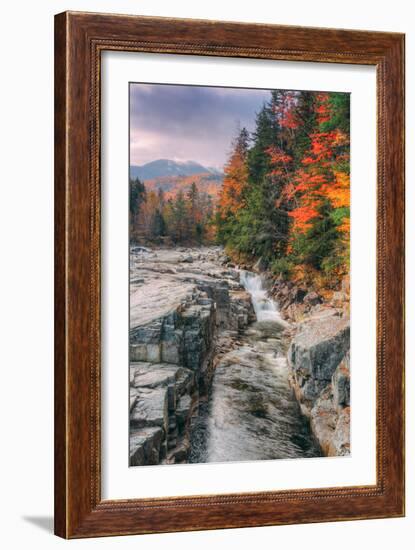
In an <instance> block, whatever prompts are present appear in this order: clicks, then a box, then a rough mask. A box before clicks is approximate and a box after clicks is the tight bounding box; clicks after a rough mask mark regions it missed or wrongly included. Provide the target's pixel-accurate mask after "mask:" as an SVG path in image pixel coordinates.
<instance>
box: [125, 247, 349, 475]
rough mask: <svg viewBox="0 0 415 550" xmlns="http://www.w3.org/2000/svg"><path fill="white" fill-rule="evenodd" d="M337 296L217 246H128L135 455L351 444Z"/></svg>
mask: <svg viewBox="0 0 415 550" xmlns="http://www.w3.org/2000/svg"><path fill="white" fill-rule="evenodd" d="M344 291H345V292H347V290H346V289H344ZM337 294H339V293H337ZM341 298H342V297H341V296H337V297H336V296H335V297H334V298H333V300H334V301H333V302H332V303H329V304H327V303H323V301H322V299H321V297H319V296H318V295H317V294H316V293H315V292H312V291H311V292H307V291H306V289H299V288H297V287H295V285H293V284H291V283H287V282H285V281H282V280H274V279H273V278H272V277H271V276H270V274H269V273H267V272H261V270H259V269H258V268H257V267H255V268H252V270H246V269H242V268H241V267H239V266H236V265H234V264H232V262H231V261H230V259H229V258H227V257H226V255H225V254H224V252H223V250H222V249H221V248H219V247H198V248H174V249H173V248H165V249H161V248H160V249H147V248H144V247H132V248H131V250H130V465H131V466H138V465H150V464H175V463H203V462H227V461H251V460H270V459H281V458H307V457H318V456H339V455H347V454H349V452H350V435H349V422H350V374H349V360H348V350H349V344H350V343H349V318H348V313H347V312H345V311H344V302H345V300H342V299H341ZM343 298H344V297H343ZM336 300H337V302H336Z"/></svg>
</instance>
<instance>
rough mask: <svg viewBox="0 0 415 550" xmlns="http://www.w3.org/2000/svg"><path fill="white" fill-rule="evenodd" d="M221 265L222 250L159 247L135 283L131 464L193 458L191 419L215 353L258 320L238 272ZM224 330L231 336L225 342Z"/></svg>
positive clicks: (204, 391)
mask: <svg viewBox="0 0 415 550" xmlns="http://www.w3.org/2000/svg"><path fill="white" fill-rule="evenodd" d="M181 258H183V259H182V260H181ZM180 260H181V261H180ZM173 265H174V266H175V267H173ZM220 265H221V254H220V252H219V251H213V252H212V251H206V255H204V254H200V253H197V254H193V255H192V254H186V255H185V256H182V255H180V251H158V252H157V256H155V255H153V256H150V257H147V258H146V261H145V263H144V262H143V266H142V268H141V269H140V270H139V271H140V278H139V279H137V281H138V282H132V289H131V293H132V296H133V298H132V303H133V311H132V315H131V323H130V465H131V466H137V465H145V464H159V463H180V462H185V461H186V460H187V458H188V455H189V451H190V431H191V427H192V421H193V419H194V418H195V417H196V416H197V414H198V407H199V402H200V400H201V399H203V398H204V397H205V396H206V394H207V391H208V389H209V386H210V383H211V378H212V374H213V367H214V362H215V360H216V356H217V354H218V353H219V354H220V352H221V350H223V349H226V347H227V345H229V342H227V341H226V335H227V333H229V334H232V332H235V331H238V330H240V329H242V328H243V327H245V326H246V325H247V324H248V322H249V321H251V320H252V319H253V317H254V313H253V309H252V303H251V300H250V296H249V294H247V293H246V292H245V291H244V290H243V289H242V288H241V287H240V285H239V283H238V282H237V279H239V276H238V274H237V272H236V271H235V270H233V269H226V268H223V269H222V268H218V266H220ZM177 266H179V267H177ZM141 275H142V276H141ZM161 285H162V287H161ZM134 307H136V308H137V310H138V309H139V310H140V313H141V314H140V315H139V314H138V311H135V310H134ZM218 327H221V333H223V334H224V335H225V336H224V337H222V338H221V340H219V339H218V336H217V328H218ZM224 338H225V341H224Z"/></svg>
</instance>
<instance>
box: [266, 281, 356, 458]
mask: <svg viewBox="0 0 415 550" xmlns="http://www.w3.org/2000/svg"><path fill="white" fill-rule="evenodd" d="M272 293H273V295H274V296H275V298H276V300H277V301H278V303H279V306H280V308H281V313H282V315H283V316H285V318H287V319H289V320H290V321H291V322H292V323H293V338H292V340H291V344H290V347H289V350H288V363H289V366H290V371H291V372H290V380H291V384H292V387H293V389H294V392H295V395H296V397H297V401H298V403H299V405H300V408H301V411H302V413H303V414H304V415H305V416H306V417H308V418H309V420H310V426H311V429H312V431H313V433H314V435H315V437H316V439H317V441H318V442H319V444H320V446H321V449H322V451H323V453H324V454H325V455H326V456H341V455H348V454H349V453H350V364H349V350H350V319H349V315H348V311H349V287H348V280H347V281H344V282H343V285H342V290H341V292H336V293H334V294H333V298H332V300H331V301H330V302H329V303H327V302H325V301H324V300H323V299H322V297H321V296H319V295H318V294H317V293H316V292H314V291H311V292H307V291H306V290H304V289H302V288H301V287H297V286H296V285H294V284H293V283H290V282H287V283H286V282H282V281H277V282H276V283H275V284H274V286H273V288H272Z"/></svg>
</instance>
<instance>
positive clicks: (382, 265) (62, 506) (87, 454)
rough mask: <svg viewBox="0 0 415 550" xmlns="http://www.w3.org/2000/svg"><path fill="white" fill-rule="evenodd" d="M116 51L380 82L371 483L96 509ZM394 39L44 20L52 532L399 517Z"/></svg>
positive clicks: (399, 122)
mask: <svg viewBox="0 0 415 550" xmlns="http://www.w3.org/2000/svg"><path fill="white" fill-rule="evenodd" d="M105 50H121V51H132V52H157V53H176V54H192V55H198V56H206V55H209V56H225V57H245V58H254V59H274V60H290V61H303V62H304V61H309V62H329V63H345V64H362V65H373V66H375V67H376V71H377V319H376V326H377V379H376V385H377V420H376V426H377V430H376V449H377V451H376V457H377V458H376V462H377V481H376V484H375V485H373V486H355V487H336V488H331V489H330V488H316V489H302V490H293V491H267V492H262V493H246V494H243V493H240V494H232V495H210V496H194V497H171V498H149V499H136V500H130V499H123V500H116V501H107V500H105V501H103V500H102V499H101V474H100V472H101V450H100V441H101V439H100V437H101V436H100V434H101V428H100V418H101V404H100V398H101V386H100V372H101V370H100V368H101V365H100V307H101V306H100V248H101V245H100V238H101V235H100V207H101V205H100V61H101V52H103V51H105ZM403 316H404V35H402V34H395V33H383V32H366V31H350V30H337V29H319V28H305V27H290V26H276V25H263V24H260V25H257V24H239V23H228V22H216V21H215V22H214V21H200V20H185V19H167V18H152V17H136V16H126V15H110V14H92V13H76V12H65V13H61V14H59V15H57V16H56V18H55V533H56V534H57V535H59V536H61V537H64V538H78V537H97V536H108V535H127V534H139V533H159V532H167V531H190V530H199V529H220V528H232V527H248V526H262V525H279V524H291V523H308V522H322V521H338V520H353V519H366V518H367V519H369V518H386V517H398V516H403V515H404V317H403Z"/></svg>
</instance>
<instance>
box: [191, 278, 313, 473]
mask: <svg viewBox="0 0 415 550" xmlns="http://www.w3.org/2000/svg"><path fill="white" fill-rule="evenodd" d="M241 283H242V284H243V285H244V287H245V288H246V290H247V291H248V292H249V293H250V294H251V297H252V302H253V306H254V310H255V314H256V317H257V321H256V322H255V323H253V324H251V325H250V326H249V327H248V328H247V329H246V330H245V331H244V333H243V334H241V335H240V338H239V341H240V343H241V345H240V346H239V347H238V348H237V349H235V350H233V351H231V352H229V353H227V354H226V355H225V356H224V357H223V359H222V360H221V362H220V364H219V365H218V367H217V368H216V370H215V373H214V377H213V382H212V389H211V393H210V397H209V401H208V402H207V403H203V404H202V411H201V412H202V414H201V415H200V417H199V419H198V420H197V424H196V426H195V427H194V430H193V434H192V452H191V456H190V461H191V462H226V461H244V460H265V459H277V458H305V457H315V456H321V451H320V449H319V447H318V445H317V444H316V442H315V440H314V438H313V436H312V435H311V433H310V429H309V425H308V422H307V421H306V420H305V419H304V417H303V416H302V415H301V413H300V409H299V406H298V403H297V401H296V399H295V397H294V394H293V391H292V389H291V387H290V385H289V381H288V365H287V360H286V351H287V349H286V348H287V344H288V342H287V338H286V336H284V328H285V327H286V325H287V324H286V323H285V322H284V321H283V320H282V319H281V317H280V315H279V313H278V310H277V307H276V305H275V303H274V302H273V300H272V299H270V298H269V297H268V296H267V292H266V289H265V288H264V285H263V281H262V279H261V277H260V276H259V275H255V274H253V273H249V272H241Z"/></svg>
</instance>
